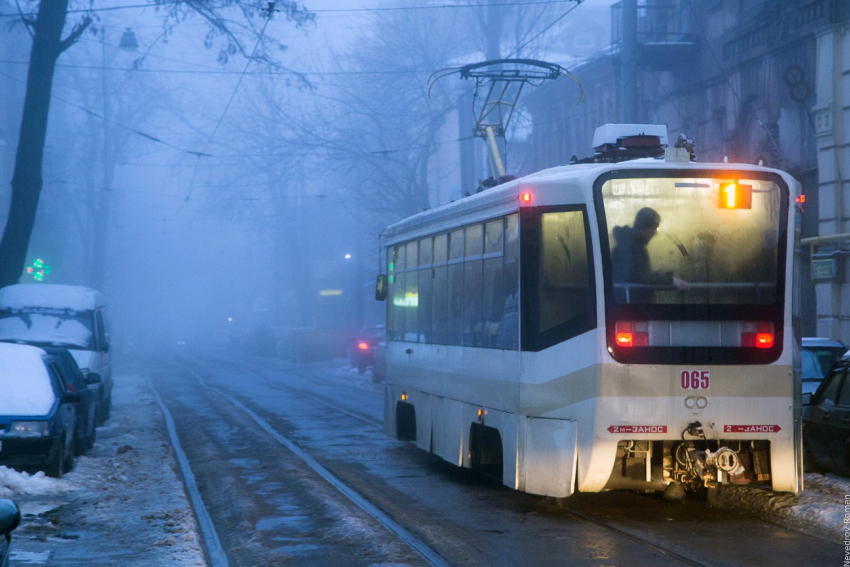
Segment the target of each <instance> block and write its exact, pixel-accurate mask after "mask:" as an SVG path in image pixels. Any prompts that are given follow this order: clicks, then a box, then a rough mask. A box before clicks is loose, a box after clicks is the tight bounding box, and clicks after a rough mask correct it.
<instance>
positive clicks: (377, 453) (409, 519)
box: [149, 355, 843, 567]
mask: <svg viewBox="0 0 850 567" xmlns="http://www.w3.org/2000/svg"><path fill="white" fill-rule="evenodd" d="M342 365H343V363H337V364H330V363H329V364H323V365H296V364H287V363H283V362H281V361H278V360H275V359H270V358H269V359H267V358H260V357H237V356H229V357H226V358H225V357H222V356H202V355H194V356H185V355H183V356H180V357H165V358H162V359H160V360H151V361H150V365H149V368H150V375H151V379H152V384H153V386H154V388H155V389H156V390H157V391H158V392H159V393H160V395H161V396H162V399H163V400H164V403H165V405H166V407H167V408H168V410H169V412H170V413H171V414H172V416H173V418H174V423H175V426H176V430H177V432H178V435H179V439H180V443H181V445H182V446H183V449H184V450H185V452H186V455H187V457H188V460H189V463H190V465H191V468H192V472H193V474H194V477H195V479H196V481H197V484H198V487H199V489H200V494H201V497H202V499H203V501H204V504H205V506H206V509H207V510H208V512H209V515H210V517H211V519H212V522H213V524H214V526H215V530H216V532H217V534H218V537H219V539H220V541H221V546H222V548H223V550H224V553H225V555H226V558H227V562H228V564H229V565H234V566H235V565H246V566H248V565H252V566H253V565H271V566H275V565H304V566H306V565H321V566H328V567H334V566H346V567H359V566H363V567H369V566H379V565H385V566H387V567H389V566H390V565H392V566H393V567H398V566H401V565H410V566H419V565H429V564H430V565H434V564H435V563H434V560H433V557H437V560H438V562H439V561H442V562H443V563H442V564H443V565H452V566H456V567H461V566H464V567H466V566H469V567H472V566H476V567H477V566H481V567H484V566H503V565H504V566H526V565H533V566H549V565H553V566H554V565H570V566H590V565H593V566H608V565H611V566H619V565H629V566H635V567H639V566H643V565H646V566H649V565H652V566H657V565H712V566H715V565H717V566H719V565H729V566H732V565H735V566H737V565H765V566H768V565H769V566H784V565H787V566H795V567H798V566H800V565H832V564H839V561H841V560H842V559H843V549H842V548H841V546H839V545H838V544H833V543H830V542H827V541H825V540H823V539H819V538H815V537H812V536H809V535H805V534H801V533H798V532H795V531H791V530H787V529H784V528H781V527H777V526H774V525H771V524H768V523H765V522H762V521H760V520H757V519H752V518H749V517H746V516H743V515H738V514H735V513H730V512H726V511H721V510H717V509H713V508H710V507H709V506H708V505H706V504H705V503H700V502H693V501H688V502H684V503H676V504H672V503H667V502H664V501H662V500H661V499H660V498H658V497H656V496H647V495H638V494H633V493H628V492H613V493H602V494H577V495H575V496H573V497H571V498H569V499H567V500H563V501H561V500H555V499H547V498H541V497H537V496H531V495H527V494H522V493H518V492H515V491H512V490H509V489H507V488H505V487H503V486H501V485H499V484H496V483H494V482H492V481H490V480H488V479H486V478H482V477H479V476H477V475H475V474H472V473H471V472H470V471H468V470H463V469H458V468H456V467H453V466H451V465H448V464H447V463H445V462H443V461H442V460H440V459H438V458H436V457H434V456H432V455H428V454H426V453H425V452H423V451H419V450H417V449H416V448H415V447H413V446H412V445H411V444H408V443H402V442H398V441H395V440H393V439H391V438H388V437H386V436H385V435H384V434H383V433H382V429H381V426H380V419H381V411H382V403H383V401H382V397H381V396H382V394H381V390H380V386H378V385H375V384H371V383H370V382H369V381H368V380H366V379H364V378H362V377H360V376H357V375H356V374H352V373H350V372H346V371H345V370H344V369H343V368H342ZM234 401H235V402H236V403H234ZM237 404H238V405H237ZM245 409H248V410H249V411H251V412H252V413H253V415H254V416H256V417H258V418H259V419H261V420H263V422H264V423H265V424H267V425H268V426H269V427H271V428H272V429H273V431H274V432H276V434H278V435H279V436H281V437H283V438H285V439H287V440H289V441H290V442H292V443H294V444H295V445H297V447H298V448H300V449H301V450H303V451H304V452H305V453H306V454H307V455H308V456H309V457H311V458H312V459H315V460H316V461H317V462H318V464H319V465H320V466H322V467H324V469H326V470H327V471H329V472H330V474H332V475H334V477H335V478H336V479H338V481H339V482H340V483H342V484H344V485H345V486H346V487H348V488H349V489H351V490H353V491H355V492H356V493H357V494H359V495H360V496H362V497H363V498H365V499H366V500H367V501H368V502H369V503H370V504H371V505H374V506H375V507H377V508H378V509H379V510H381V511H382V512H383V513H384V514H386V516H387V517H388V518H389V519H390V521H391V522H394V524H395V525H398V526H401V527H403V529H404V530H407V532H409V533H410V534H411V535H412V536H413V538H415V540H416V541H417V542H420V543H421V544H422V545H424V546H427V548H428V549H429V550H430V551H431V552H432V553H433V554H434V555H433V556H431V562H430V563H429V559H428V557H423V556H422V555H421V554H420V553H418V552H417V551H416V550H415V549H413V547H411V545H410V544H409V543H408V542H406V541H405V540H404V539H402V538H399V537H398V535H397V534H396V533H394V532H393V531H391V530H390V529H388V528H387V526H386V525H385V524H382V523H381V522H380V521H378V520H376V519H375V518H373V517H372V516H370V515H369V514H367V513H366V512H364V511H363V510H362V509H361V508H360V507H358V506H357V505H355V504H354V503H352V502H351V500H349V499H348V498H346V497H345V496H344V495H343V494H342V493H341V492H340V491H339V490H338V489H337V488H335V487H334V486H332V485H331V484H330V483H328V482H327V481H326V480H325V479H324V478H322V477H321V476H319V474H317V473H316V471H315V470H314V469H312V468H310V467H309V466H308V465H307V464H306V463H305V462H304V461H303V460H302V459H300V458H299V457H298V456H297V455H296V454H295V453H293V452H292V450H290V449H289V448H287V447H285V446H284V445H282V444H281V443H280V442H279V441H278V440H276V439H275V438H274V437H273V435H271V434H270V433H269V431H267V430H265V429H263V428H262V427H261V426H260V425H259V424H258V422H257V420H256V419H254V417H252V415H250V414H248V413H246V411H245ZM437 564H439V563H437Z"/></svg>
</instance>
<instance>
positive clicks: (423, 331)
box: [417, 238, 433, 343]
mask: <svg viewBox="0 0 850 567" xmlns="http://www.w3.org/2000/svg"><path fill="white" fill-rule="evenodd" d="M432 250H433V248H432V241H431V239H430V238H423V239H422V240H420V241H419V309H418V310H417V311H418V318H419V321H418V322H419V342H420V343H430V342H433V339H432V337H431V312H432V307H431V301H432V291H431V288H432V281H433V279H432V278H433V276H432V268H431V262H432Z"/></svg>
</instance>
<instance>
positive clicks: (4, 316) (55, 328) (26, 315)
mask: <svg viewBox="0 0 850 567" xmlns="http://www.w3.org/2000/svg"><path fill="white" fill-rule="evenodd" d="M0 341H4V342H20V343H27V344H32V345H35V346H61V347H65V348H67V349H68V350H69V351H70V352H71V354H73V355H74V359H75V360H76V361H77V364H78V365H79V366H80V368H81V369H82V370H83V372H84V373H86V374H97V375H99V376H100V378H101V380H100V383H99V384H96V385H92V387H93V388H94V387H96V388H97V389H98V390H99V392H100V398H99V408H100V409H99V411H98V413H99V414H100V415H98V423H103V422H104V421H106V420H107V419H108V418H109V412H110V410H111V408H112V369H111V364H110V360H109V327H108V323H107V317H106V303H105V302H104V300H103V295H102V294H101V293H100V292H99V291H96V290H94V289H91V288H87V287H82V286H75V285H58V284H40V283H31V284H16V285H10V286H7V287H4V288H2V289H0Z"/></svg>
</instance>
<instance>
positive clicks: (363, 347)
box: [357, 341, 369, 350]
mask: <svg viewBox="0 0 850 567" xmlns="http://www.w3.org/2000/svg"><path fill="white" fill-rule="evenodd" d="M357 348H359V349H360V350H369V343H367V342H364V341H360V342H359V343H357Z"/></svg>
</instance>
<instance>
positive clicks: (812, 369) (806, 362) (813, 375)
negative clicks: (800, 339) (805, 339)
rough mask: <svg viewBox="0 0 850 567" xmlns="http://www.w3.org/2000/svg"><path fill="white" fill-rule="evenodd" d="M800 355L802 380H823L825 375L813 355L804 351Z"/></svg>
mask: <svg viewBox="0 0 850 567" xmlns="http://www.w3.org/2000/svg"><path fill="white" fill-rule="evenodd" d="M800 354H801V356H802V366H803V380H823V377H824V376H825V375H826V373H825V372H824V371H823V367H822V366H821V365H820V362H818V358H817V356H815V353H813V352H812V351H810V350H805V349H804V350H803V351H802V352H801V353H800Z"/></svg>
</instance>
